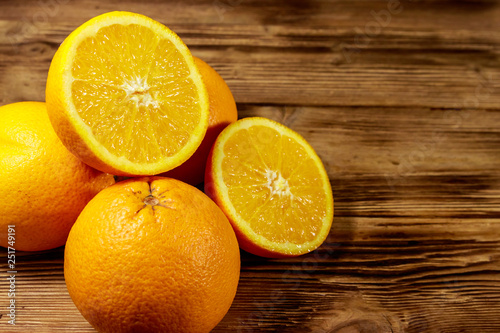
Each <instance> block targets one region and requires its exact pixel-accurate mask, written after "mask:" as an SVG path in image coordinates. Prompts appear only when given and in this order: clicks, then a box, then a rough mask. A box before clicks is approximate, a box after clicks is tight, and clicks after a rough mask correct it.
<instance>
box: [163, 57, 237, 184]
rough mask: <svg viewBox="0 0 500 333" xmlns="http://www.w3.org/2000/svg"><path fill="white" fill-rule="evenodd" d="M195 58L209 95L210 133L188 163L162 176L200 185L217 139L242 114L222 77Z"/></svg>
mask: <svg viewBox="0 0 500 333" xmlns="http://www.w3.org/2000/svg"><path fill="white" fill-rule="evenodd" d="M193 58H194V63H195V64H196V66H197V67H198V70H199V71H200V73H201V77H202V79H203V83H205V86H206V88H207V92H208V99H209V105H210V116H209V118H208V129H207V132H206V134H205V137H204V138H203V141H202V142H201V144H200V146H199V147H198V149H197V150H196V152H195V153H194V154H193V155H192V156H191V157H190V158H189V159H188V160H187V161H186V162H184V163H183V164H181V165H180V166H178V167H177V168H174V169H172V170H170V171H168V172H166V173H163V174H161V175H162V176H166V177H172V178H175V179H179V180H182V181H183V182H186V183H188V184H191V185H198V184H200V183H202V182H203V179H204V177H205V165H206V163H207V158H208V154H209V153H210V149H211V148H212V145H213V144H214V142H215V139H217V136H218V135H219V133H220V132H222V130H223V129H224V128H226V126H227V125H229V124H232V123H234V122H235V121H236V120H238V111H237V109H236V102H235V101H234V97H233V94H232V93H231V90H230V89H229V87H228V85H227V84H226V82H225V81H224V79H223V78H222V77H221V76H220V75H219V73H217V71H216V70H215V69H213V68H212V67H211V66H210V65H209V64H207V63H206V62H204V61H203V60H201V59H200V58H197V57H193Z"/></svg>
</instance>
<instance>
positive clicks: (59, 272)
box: [0, 0, 500, 333]
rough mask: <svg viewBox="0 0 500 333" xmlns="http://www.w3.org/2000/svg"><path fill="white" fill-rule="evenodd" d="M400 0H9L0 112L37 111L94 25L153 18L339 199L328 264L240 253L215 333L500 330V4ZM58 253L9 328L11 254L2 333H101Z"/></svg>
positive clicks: (35, 256) (21, 269) (1, 255)
mask: <svg viewBox="0 0 500 333" xmlns="http://www.w3.org/2000/svg"><path fill="white" fill-rule="evenodd" d="M389 3H390V1H319V0H318V1H310V0H309V1H285V0H281V1H258V0H231V1H229V0H215V1H213V0H207V1H152V0H151V1H144V2H138V1H131V0H126V1H117V0H112V1H107V2H104V1H97V0H85V1H75V0H53V1H50V0H47V1H38V0H29V1H26V0H23V1H16V2H7V1H1V2H0V104H2V105H3V104H7V103H11V102H15V101H22V100H38V101H42V100H44V89H45V80H46V75H47V70H48V67H49V65H50V61H51V58H52V56H53V54H54V52H55V51H56V49H57V47H58V45H59V43H61V42H62V40H63V39H64V38H65V37H66V36H67V35H68V34H69V33H70V32H71V31H72V30H73V29H74V28H76V27H77V26H78V25H79V24H81V23H83V22H84V21H86V20H87V19H89V18H91V17H93V16H96V15H98V14H100V13H103V12H107V11H111V10H129V11H135V12H140V13H143V14H145V15H148V16H151V17H152V18H154V19H157V20H159V21H160V22H163V23H165V24H166V25H168V26H169V27H171V28H172V29H173V30H174V31H176V32H177V33H178V34H179V35H180V36H181V38H182V39H183V40H184V41H185V42H186V44H187V45H188V46H189V47H190V48H191V50H192V51H193V53H194V54H195V55H197V56H199V57H201V58H202V59H204V60H206V61H207V62H208V63H209V64H211V65H212V66H213V67H214V68H215V69H216V70H217V71H218V72H219V73H220V74H221V75H222V76H223V77H224V79H225V80H226V81H227V83H228V84H229V86H230V88H231V90H232V91H233V93H234V95H235V98H236V101H237V103H238V110H239V114H240V117H247V116H254V115H259V116H265V117H269V118H272V119H275V120H277V121H280V122H282V123H284V124H286V125H287V126H289V127H291V128H292V129H294V130H296V131H298V132H299V133H301V134H302V135H303V136H304V137H305V138H306V139H307V140H308V141H309V142H310V143H311V145H312V146H313V147H314V148H315V149H316V151H317V152H318V154H319V155H320V157H321V158H322V160H323V161H324V163H325V167H326V169H327V172H328V174H329V176H330V179H331V184H332V187H333V190H334V197H335V221H334V225H333V227H332V230H331V233H330V235H329V237H328V239H327V241H326V242H325V243H324V244H323V246H321V247H320V248H319V249H318V250H317V251H315V252H313V253H311V254H308V255H305V256H301V257H298V258H293V259H286V260H268V259H262V258H259V257H256V256H252V255H250V254H247V253H242V271H241V280H240V284H239V288H238V293H237V295H236V299H235V301H234V303H233V305H232V307H231V309H230V311H229V313H228V314H227V316H226V317H225V318H224V320H223V321H222V322H221V323H220V324H219V325H218V326H217V327H216V328H215V330H214V332H337V333H348V332H363V333H368V332H409V333H421V332H471V333H472V332H474V333H475V332H499V331H500V218H499V217H500V172H499V166H500V134H499V131H498V128H499V126H500V108H499V105H500V20H499V19H498V18H499V17H500V1H474V2H473V1H424V0H421V1H408V0H407V1H401V3H400V7H398V8H399V10H397V11H393V13H391V12H390V11H389V9H388V5H389ZM49 4H50V5H49ZM384 13H389V16H383V15H384ZM377 18H378V19H379V21H377ZM384 20H385V21H384ZM377 22H379V23H377ZM380 22H382V23H380ZM377 24H378V25H377ZM377 27H378V28H377ZM63 254H64V250H63V249H62V248H60V249H55V250H51V251H46V252H41V253H18V254H17V262H18V275H17V279H16V288H17V291H18V296H17V297H18V298H17V301H18V304H19V308H18V322H17V323H18V325H16V327H12V326H10V325H8V324H7V320H8V319H7V316H6V309H5V305H6V304H7V302H8V300H7V296H6V295H7V289H8V283H7V280H6V278H5V277H6V274H7V273H6V271H7V266H6V263H7V260H6V250H4V249H1V250H0V314H1V315H2V317H1V318H0V332H42V333H44V332H94V330H93V329H92V328H91V327H90V325H89V324H88V323H87V322H86V321H85V319H83V317H82V316H81V315H80V313H79V312H78V310H77V309H76V308H75V306H74V305H73V303H72V301H71V299H70V297H69V295H68V293H67V290H66V287H65V284H64V276H63Z"/></svg>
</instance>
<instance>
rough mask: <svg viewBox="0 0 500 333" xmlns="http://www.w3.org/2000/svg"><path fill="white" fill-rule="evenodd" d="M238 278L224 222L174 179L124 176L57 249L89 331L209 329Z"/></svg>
mask: <svg viewBox="0 0 500 333" xmlns="http://www.w3.org/2000/svg"><path fill="white" fill-rule="evenodd" d="M239 272H240V256H239V248H238V242H237V240H236V236H235V234H234V231H233V229H232V228H231V225H230V223H229V222H228V220H227V218H226V216H225V215H224V213H222V211H221V210H220V209H219V208H218V207H217V205H216V204H215V203H214V202H213V201H212V200H210V198H208V197H207V196H206V195H205V194H204V193H203V192H201V191H200V190H198V189H196V188H195V187H193V186H191V185H188V184H186V183H183V182H181V181H179V180H175V179H171V178H163V177H151V178H132V179H129V180H125V181H122V182H119V183H117V184H116V185H113V186H111V187H108V188H107V189H105V190H103V191H102V192H100V193H99V194H98V195H96V196H95V198H94V199H93V200H91V201H90V202H89V204H88V205H87V206H86V207H85V209H84V210H83V212H82V213H81V215H80V216H79V218H78V220H77V221H76V223H75V225H74V226H73V228H72V229H71V233H70V235H69V238H68V242H67V244H66V249H65V254H64V276H65V279H66V285H67V287H68V291H69V294H70V295H71V298H72V299H73V301H74V303H75V305H76V307H77V308H78V309H79V310H80V312H81V313H82V315H83V316H84V317H85V318H86V319H87V320H88V321H89V322H90V323H91V324H92V326H94V328H96V329H97V330H98V331H99V332H101V333H105V332H113V333H117V332H141V333H147V332H154V333H162V332H186V333H188V332H195V333H203V332H209V331H210V330H211V329H212V328H214V327H215V326H216V325H217V323H219V321H220V320H221V319H222V318H223V317H224V315H225V314H226V312H227V311H228V309H229V307H230V306H231V303H232V301H233V298H234V296H235V293H236V288H237V284H238V279H239Z"/></svg>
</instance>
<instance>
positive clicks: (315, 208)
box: [205, 117, 333, 258]
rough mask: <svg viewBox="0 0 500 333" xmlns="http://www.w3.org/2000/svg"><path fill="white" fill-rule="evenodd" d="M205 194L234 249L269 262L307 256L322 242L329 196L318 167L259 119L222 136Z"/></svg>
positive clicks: (302, 147)
mask: <svg viewBox="0 0 500 333" xmlns="http://www.w3.org/2000/svg"><path fill="white" fill-rule="evenodd" d="M205 192H206V193H207V194H208V195H209V196H210V197H211V198H212V199H213V200H214V201H215V202H216V203H217V204H218V205H219V207H221V209H222V210H223V211H224V212H225V214H226V215H227V216H228V218H229V220H230V221H231V224H232V225H233V228H234V229H235V232H236V235H237V237H238V241H239V244H240V247H241V248H242V249H244V250H246V251H248V252H250V253H253V254H256V255H260V256H264V257H271V258H279V257H288V256H297V255H301V254H305V253H308V252H311V251H313V250H314V249H316V248H317V247H319V246H320V245H321V244H322V243H323V241H324V240H325V239H326V237H327V236H328V233H329V231H330V228H331V224H332V221H333V195H332V189H331V185H330V181H329V178H328V175H327V173H326V171H325V168H324V166H323V163H322V162H321V160H320V158H319V157H318V155H317V154H316V152H315V151H314V149H313V148H312V147H311V146H310V145H309V144H308V143H307V141H306V140H305V139H304V138H303V137H302V136H300V135H299V134H298V133H296V132H295V131H293V130H291V129H290V128H288V127H286V126H284V125H282V124H279V123H277V122H275V121H272V120H270V119H266V118H260V117H251V118H244V119H240V120H238V121H237V122H235V123H233V124H231V125H229V126H228V127H226V129H224V130H223V131H222V133H221V134H220V135H219V137H218V138H217V140H216V141H215V144H214V146H213V147H212V151H211V153H210V156H209V159H208V162H207V169H206V173H205Z"/></svg>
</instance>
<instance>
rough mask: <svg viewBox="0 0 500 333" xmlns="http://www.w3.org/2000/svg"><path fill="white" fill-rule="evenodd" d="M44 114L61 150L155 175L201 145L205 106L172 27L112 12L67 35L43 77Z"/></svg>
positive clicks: (124, 171) (104, 166)
mask: <svg viewBox="0 0 500 333" xmlns="http://www.w3.org/2000/svg"><path fill="white" fill-rule="evenodd" d="M46 100H47V109H48V112H49V116H50V119H51V122H52V125H53V127H54V129H55V131H56V133H57V134H58V136H59V137H60V139H61V141H62V142H63V143H64V145H65V146H66V147H67V148H68V149H69V150H70V151H71V152H73V153H74V154H75V155H77V156H78V157H80V159H82V160H83V161H84V162H86V163H87V164H89V165H91V166H93V167H94V168H96V169H99V170H101V171H105V172H108V173H112V174H115V175H124V176H131V175H153V174H158V173H161V172H165V171H168V170H170V169H173V168H174V167H176V166H178V165H180V164H182V163H183V162H184V161H186V160H187V159H188V158H189V157H190V156H191V155H192V154H193V153H194V152H195V151H196V149H197V147H198V146H199V145H200V143H201V141H202V139H203V137H204V135H205V132H206V129H207V126H208V116H209V111H208V108H209V102H208V95H207V91H206V88H205V86H204V84H203V81H202V78H201V74H200V73H199V71H198V69H197V67H196V65H195V63H194V60H193V57H192V55H191V53H190V52H189V50H188V48H187V46H186V45H185V44H184V43H183V42H182V40H181V39H180V38H179V37H178V36H177V35H176V34H175V33H174V32H172V31H171V30H170V29H168V28H167V27H166V26H164V25H163V24H161V23H159V22H156V21H154V20H152V19H150V18H148V17H146V16H143V15H139V14H135V13H129V12H111V13H107V14H103V15H100V16H97V17H95V18H93V19H91V20H90V21H88V22H86V23H84V24H83V25H82V26H80V27H78V28H77V29H76V30H75V31H73V32H72V33H71V34H70V35H69V36H68V37H67V38H66V39H65V41H64V42H63V43H62V44H61V46H60V47H59V49H58V50H57V52H56V54H55V56H54V58H53V60H52V63H51V65H50V70H49V74H48V78H47V87H46Z"/></svg>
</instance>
